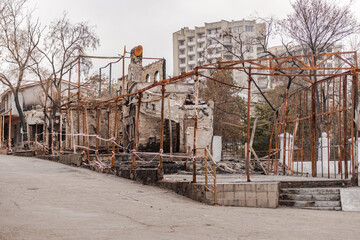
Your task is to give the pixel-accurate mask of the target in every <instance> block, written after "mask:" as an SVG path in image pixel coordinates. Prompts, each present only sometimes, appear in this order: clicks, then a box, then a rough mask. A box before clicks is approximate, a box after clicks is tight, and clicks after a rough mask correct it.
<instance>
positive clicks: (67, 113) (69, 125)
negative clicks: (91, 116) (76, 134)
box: [66, 107, 72, 149]
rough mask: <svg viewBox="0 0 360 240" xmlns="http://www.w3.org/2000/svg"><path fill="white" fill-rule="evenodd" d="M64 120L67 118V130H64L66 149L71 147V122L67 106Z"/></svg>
mask: <svg viewBox="0 0 360 240" xmlns="http://www.w3.org/2000/svg"><path fill="white" fill-rule="evenodd" d="M66 120H67V124H66V125H67V130H66V139H67V149H70V148H71V137H72V136H71V124H70V123H71V122H72V118H70V109H69V107H67V109H66Z"/></svg>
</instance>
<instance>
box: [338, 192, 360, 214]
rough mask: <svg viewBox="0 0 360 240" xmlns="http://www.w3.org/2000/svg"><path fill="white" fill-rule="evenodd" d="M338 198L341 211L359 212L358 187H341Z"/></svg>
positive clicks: (359, 198)
mask: <svg viewBox="0 0 360 240" xmlns="http://www.w3.org/2000/svg"><path fill="white" fill-rule="evenodd" d="M340 199H341V207H342V210H343V211H346V212H349V211H352V212H360V188H358V187H355V188H341V189H340Z"/></svg>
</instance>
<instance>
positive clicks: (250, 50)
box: [246, 46, 254, 53]
mask: <svg viewBox="0 0 360 240" xmlns="http://www.w3.org/2000/svg"><path fill="white" fill-rule="evenodd" d="M246 52H248V53H252V52H254V48H253V46H247V47H246Z"/></svg>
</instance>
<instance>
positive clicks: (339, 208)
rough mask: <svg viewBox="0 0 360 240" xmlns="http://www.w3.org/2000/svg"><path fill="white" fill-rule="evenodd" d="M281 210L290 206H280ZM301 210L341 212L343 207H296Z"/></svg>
mask: <svg viewBox="0 0 360 240" xmlns="http://www.w3.org/2000/svg"><path fill="white" fill-rule="evenodd" d="M280 207H281V208H286V207H288V206H284V205H282V206H280ZM294 208H299V209H308V210H323V211H341V210H342V207H294Z"/></svg>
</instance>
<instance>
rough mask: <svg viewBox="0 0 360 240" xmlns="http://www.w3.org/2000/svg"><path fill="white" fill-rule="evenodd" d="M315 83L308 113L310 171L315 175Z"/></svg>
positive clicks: (312, 87)
mask: <svg viewBox="0 0 360 240" xmlns="http://www.w3.org/2000/svg"><path fill="white" fill-rule="evenodd" d="M315 91H316V85H315V84H312V85H311V115H310V132H311V172H312V176H313V177H316V174H317V173H316V126H315V123H316V106H315Z"/></svg>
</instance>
